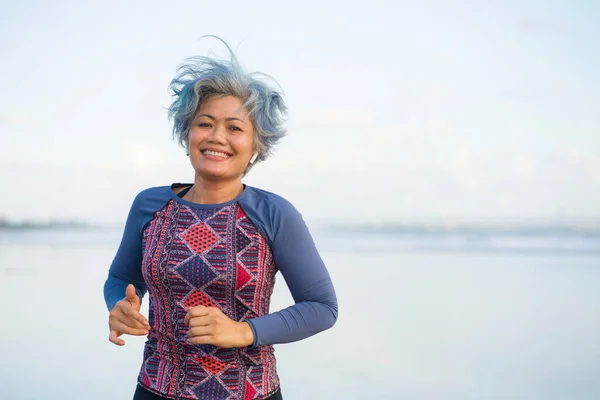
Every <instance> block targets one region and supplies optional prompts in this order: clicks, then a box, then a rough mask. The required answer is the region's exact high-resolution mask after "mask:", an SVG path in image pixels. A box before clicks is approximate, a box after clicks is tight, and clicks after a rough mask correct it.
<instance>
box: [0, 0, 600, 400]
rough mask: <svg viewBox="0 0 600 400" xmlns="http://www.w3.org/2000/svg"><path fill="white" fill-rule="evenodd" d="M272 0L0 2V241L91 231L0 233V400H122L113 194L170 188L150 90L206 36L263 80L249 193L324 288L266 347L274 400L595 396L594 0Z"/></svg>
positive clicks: (598, 82) (176, 178) (598, 95)
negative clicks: (280, 399) (107, 287)
mask: <svg viewBox="0 0 600 400" xmlns="http://www.w3.org/2000/svg"><path fill="white" fill-rule="evenodd" d="M288 3H289V4H288V5H286V3H284V2H263V1H254V2H248V1H244V2H239V1H227V2H202V1H195V2H191V1H170V2H165V1H128V2H121V1H102V2H100V1H95V2H83V1H81V2H76V1H72V2H61V1H52V2H50V1H22V2H8V1H3V0H0V183H2V186H1V187H2V196H0V222H2V221H1V220H3V219H7V220H9V221H14V222H18V221H22V220H36V221H47V220H53V219H76V220H80V221H86V222H91V223H93V224H96V225H101V226H109V227H111V228H110V229H101V230H60V231H54V230H21V229H16V230H15V229H4V230H3V229H0V303H1V304H3V305H4V306H3V308H2V311H1V312H0V398H1V399H9V400H13V399H19V400H21V399H27V400H29V399H32V400H33V399H39V398H57V399H58V398H60V399H83V398H85V399H86V400H104V399H116V400H120V399H124V400H126V399H130V398H131V394H132V393H133V390H134V386H135V379H136V377H137V373H138V371H139V366H140V362H141V351H142V347H143V338H137V339H133V338H132V339H129V341H128V345H127V346H126V347H125V348H119V347H116V346H113V345H111V344H110V343H109V342H108V340H107V336H108V331H107V323H106V322H107V316H108V313H107V311H106V307H105V305H104V300H103V298H102V285H103V284H104V279H105V278H106V274H107V269H108V266H109V265H110V262H111V260H112V258H113V257H114V253H115V251H116V247H117V246H118V243H119V239H120V235H121V227H122V225H123V223H124V221H125V217H126V215H127V212H128V209H129V207H130V205H131V202H132V200H133V198H134V197H135V195H136V194H137V193H138V192H139V191H141V190H142V189H144V188H147V187H149V186H155V185H168V184H170V183H173V182H181V181H185V182H189V181H191V180H192V178H193V171H192V169H191V167H190V165H189V162H188V160H187V158H186V157H185V152H184V150H183V149H181V148H179V147H178V145H177V144H176V143H175V142H173V141H172V139H171V125H170V124H169V122H168V120H167V113H166V108H167V107H168V105H169V103H170V100H171V98H170V96H169V93H168V91H167V86H168V83H169V81H170V80H171V79H172V77H173V75H174V73H175V71H176V68H177V66H178V65H179V64H180V63H181V62H182V61H183V60H184V59H185V58H186V57H188V56H192V55H206V54H208V52H209V51H211V50H212V51H213V52H214V53H216V54H217V55H220V56H225V55H226V52H225V51H224V49H223V48H222V47H221V46H220V45H219V43H218V42H216V41H214V40H211V39H205V40H201V41H198V38H199V37H200V36H202V35H205V34H215V35H218V36H220V37H222V38H223V39H225V40H226V41H227V42H228V43H229V44H230V45H231V46H232V48H234V49H235V51H236V54H237V55H238V57H239V59H240V61H241V63H242V64H243V65H244V66H245V67H246V69H247V70H248V71H260V72H264V73H267V74H270V75H271V76H273V77H274V78H275V79H276V80H277V81H278V82H279V83H280V85H281V86H282V88H283V91H284V94H285V96H286V99H287V101H288V105H289V107H290V118H289V123H288V126H289V137H287V138H286V139H285V140H284V141H283V142H282V143H281V145H280V146H279V147H278V148H277V150H276V154H275V156H274V157H273V158H272V159H270V160H267V161H266V162H265V163H263V164H259V165H258V166H256V167H255V168H254V169H253V170H252V172H251V173H250V174H249V176H248V177H247V179H246V183H248V184H251V185H256V186H259V187H261V188H264V189H266V190H269V191H273V192H276V193H278V194H280V195H283V196H284V197H286V198H288V199H289V200H290V201H292V203H294V205H295V206H296V207H297V208H298V209H300V211H301V212H302V213H303V214H304V216H305V219H306V220H307V221H308V223H309V226H310V228H311V230H312V232H313V234H314V236H315V241H316V243H317V246H318V247H319V250H320V251H321V254H322V256H323V258H324V260H325V261H326V264H327V265H328V268H329V270H330V273H331V275H332V278H333V280H334V283H335V286H336V290H337V292H338V298H339V302H340V317H339V320H338V323H337V325H336V326H335V327H334V329H332V330H330V331H327V332H325V333H324V334H322V335H318V336H316V337H314V338H311V339H308V340H305V341H302V342H299V343H294V344H290V345H285V346H276V351H277V353H276V354H277V357H278V370H279V373H280V375H281V378H282V385H283V391H284V392H283V393H284V398H285V399H286V400H295V399H296V400H306V399H310V400H313V399H314V400H321V399H323V400H325V399H342V400H345V399H367V400H371V399H400V400H405V399H409V400H480V399H485V400H487V399H490V400H491V399H493V400H500V399H507V400H515V399H518V400H587V399H589V400H595V399H598V398H600V379H599V378H598V377H599V376H600V342H599V341H598V338H599V337H600V295H598V293H600V73H598V71H600V50H599V45H598V43H600V3H599V2H596V1H583V0H580V1H567V0H555V1H527V2H523V1H516V0H515V1H512V0H505V1H501V0H481V1H473V0H471V1H468V0H467V1H462V2H461V1H458V0H454V1H442V0H439V1H432V0H429V1H387V2H383V1H369V2H352V1H344V2H342V1H327V2H325V1H304V2H302V4H293V5H292V4H291V3H290V2H288ZM332 223H334V224H335V228H330V225H331V224H332ZM340 224H341V225H340ZM465 224H467V225H469V226H468V227H465ZM0 225H2V224H1V223H0ZM382 226H383V227H382ZM457 226H458V228H457ZM532 227H533V228H532ZM282 282H283V280H282V279H281V278H279V283H278V284H277V285H276V289H275V294H274V302H273V309H278V308H281V307H285V306H287V305H288V304H290V303H291V301H292V300H291V298H290V296H289V293H288V291H287V287H286V286H285V284H283V283H282ZM144 307H147V303H146V302H145V303H144Z"/></svg>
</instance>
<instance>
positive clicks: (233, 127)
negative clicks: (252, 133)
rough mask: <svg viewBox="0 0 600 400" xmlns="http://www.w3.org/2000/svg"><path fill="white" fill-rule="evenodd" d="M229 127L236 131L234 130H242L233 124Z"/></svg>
mask: <svg viewBox="0 0 600 400" xmlns="http://www.w3.org/2000/svg"><path fill="white" fill-rule="evenodd" d="M229 129H230V130H232V131H234V132H241V131H242V130H241V129H240V128H239V127H237V126H233V125H232V126H230V127H229Z"/></svg>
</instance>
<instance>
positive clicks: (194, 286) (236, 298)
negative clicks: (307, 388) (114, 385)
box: [139, 201, 279, 400]
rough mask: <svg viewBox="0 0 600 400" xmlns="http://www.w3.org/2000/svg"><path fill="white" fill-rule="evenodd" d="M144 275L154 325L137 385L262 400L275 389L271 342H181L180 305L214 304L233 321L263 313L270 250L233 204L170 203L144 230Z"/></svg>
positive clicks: (178, 393)
mask: <svg viewBox="0 0 600 400" xmlns="http://www.w3.org/2000/svg"><path fill="white" fill-rule="evenodd" d="M143 252H144V258H143V265H142V272H143V274H144V279H145V281H146V283H147V284H148V291H149V298H150V305H149V320H150V325H151V326H152V329H151V331H150V334H149V335H148V341H147V342H146V346H145V349H144V362H143V365H142V368H141V371H140V375H139V383H140V384H141V385H142V386H143V387H145V388H146V389H148V390H150V391H152V392H155V393H158V394H160V395H162V396H165V397H169V398H177V399H202V400H205V399H214V400H221V399H227V400H233V399H243V400H248V399H262V398H265V397H267V396H268V395H269V394H271V393H272V392H273V391H275V390H276V389H277V388H278V386H279V378H278V376H277V373H276V370H275V356H274V354H273V347H272V346H261V347H259V348H257V349H250V348H242V349H223V348H219V347H216V346H210V345H200V346H196V345H192V344H189V343H188V342H186V339H187V336H186V333H187V330H188V326H187V325H185V324H184V318H185V315H186V311H185V307H194V306H197V305H204V306H207V307H218V308H219V309H220V310H221V311H222V312H223V313H224V314H226V315H227V316H228V317H229V318H231V319H233V320H235V321H243V320H245V319H248V318H255V317H258V316H261V315H265V314H268V312H269V302H270V298H271V294H272V292H273V285H274V283H275V273H276V272H277V271H276V268H275V264H274V262H273V258H272V255H271V250H270V249H269V246H268V245H267V243H266V241H265V238H264V237H263V236H262V235H261V233H260V232H259V231H258V229H257V228H256V226H255V225H254V224H253V223H252V222H251V221H250V220H249V219H248V218H247V217H246V214H245V213H244V211H243V210H242V209H241V207H240V206H239V205H238V204H237V203H236V204H232V205H229V206H226V207H222V208H215V209H194V208H190V207H188V206H185V205H181V204H179V203H177V202H175V201H170V202H169V203H167V205H166V206H165V207H164V208H163V209H161V210H160V211H158V212H157V213H156V214H155V216H154V218H153V219H152V221H150V223H149V224H148V226H147V227H146V229H145V230H144V237H143Z"/></svg>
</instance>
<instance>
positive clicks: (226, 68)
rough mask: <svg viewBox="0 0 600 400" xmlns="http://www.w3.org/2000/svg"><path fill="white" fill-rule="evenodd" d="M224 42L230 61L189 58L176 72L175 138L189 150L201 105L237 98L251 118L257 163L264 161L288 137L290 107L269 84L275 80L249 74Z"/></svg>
mask: <svg viewBox="0 0 600 400" xmlns="http://www.w3.org/2000/svg"><path fill="white" fill-rule="evenodd" d="M217 39H219V38H217ZM219 40H221V39H219ZM221 42H223V44H224V45H225V46H226V47H227V49H228V50H229V54H230V59H229V60H220V59H216V58H211V57H204V56H195V57H190V58H188V59H186V60H185V62H184V63H183V64H182V65H181V66H180V67H179V68H178V69H177V74H176V75H175V77H174V78H173V80H172V81H171V83H170V84H169V89H170V90H171V91H172V94H173V97H175V99H174V100H173V103H171V105H170V107H169V118H170V119H172V120H173V138H174V139H175V140H177V141H178V142H179V143H180V144H181V145H182V146H183V147H185V148H187V145H188V138H189V129H190V123H191V122H192V120H193V118H194V116H195V114H196V111H197V110H198V108H199V107H200V105H201V104H202V102H203V101H204V100H206V99H208V98H211V97H214V96H227V95H230V96H235V97H238V98H239V99H240V100H241V101H242V102H243V104H244V108H245V109H246V111H247V112H248V115H249V116H250V117H251V120H252V123H253V125H254V139H255V140H254V147H255V148H254V151H255V152H257V153H258V158H257V161H263V160H265V159H266V158H267V157H268V156H269V155H270V154H271V153H272V150H273V146H274V145H275V144H276V143H277V142H278V141H279V140H280V139H281V138H283V137H284V136H285V134H286V129H285V127H284V122H285V118H286V116H287V106H286V104H285V101H284V99H283V96H282V94H281V93H280V92H279V91H277V90H276V89H275V88H274V87H273V86H272V85H269V84H268V83H267V80H271V81H272V82H273V83H275V84H276V85H277V83H276V82H275V81H274V80H273V79H272V78H270V77H269V76H268V75H265V74H262V73H257V72H254V73H246V72H245V71H244V70H243V69H242V68H241V66H240V64H239V63H238V61H237V58H236V57H235V55H234V53H233V51H232V50H231V48H230V47H229V46H228V45H227V43H225V42H224V41H222V40H221ZM277 86H278V85H277Z"/></svg>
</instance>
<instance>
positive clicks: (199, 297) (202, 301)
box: [183, 290, 216, 307]
mask: <svg viewBox="0 0 600 400" xmlns="http://www.w3.org/2000/svg"><path fill="white" fill-rule="evenodd" d="M183 305H184V306H185V307H196V306H204V307H216V304H215V303H214V302H213V301H212V300H211V299H210V297H208V296H207V295H206V294H204V293H202V292H201V291H199V290H194V291H193V292H192V293H191V294H190V295H189V296H188V297H187V298H186V299H185V301H184V302H183Z"/></svg>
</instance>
